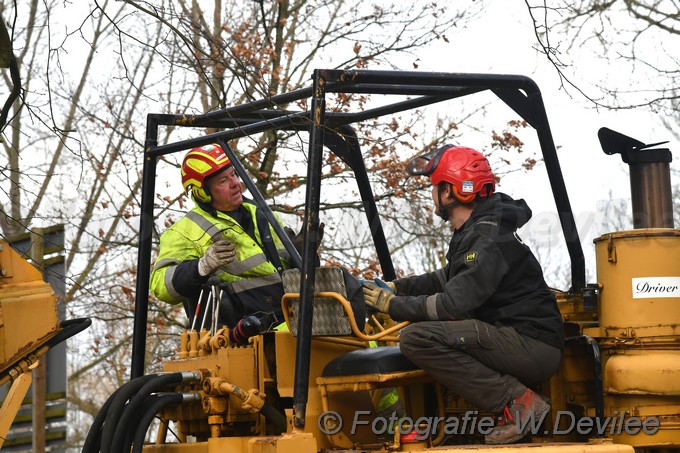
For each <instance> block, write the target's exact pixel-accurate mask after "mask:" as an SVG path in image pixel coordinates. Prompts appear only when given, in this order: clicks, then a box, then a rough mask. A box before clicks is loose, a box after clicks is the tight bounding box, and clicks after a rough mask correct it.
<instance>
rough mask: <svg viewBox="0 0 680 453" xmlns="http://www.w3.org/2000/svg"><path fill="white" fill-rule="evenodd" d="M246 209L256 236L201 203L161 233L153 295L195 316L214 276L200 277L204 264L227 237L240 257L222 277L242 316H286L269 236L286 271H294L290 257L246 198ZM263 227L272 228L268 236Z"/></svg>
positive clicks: (281, 287) (219, 273)
mask: <svg viewBox="0 0 680 453" xmlns="http://www.w3.org/2000/svg"><path fill="white" fill-rule="evenodd" d="M242 206H243V209H245V212H243V211H242V215H244V216H249V219H245V220H248V221H249V222H251V228H250V230H251V232H252V233H253V236H251V235H250V234H248V232H247V231H246V229H245V228H244V227H243V226H242V225H240V224H239V223H237V221H236V220H234V218H232V217H231V216H229V215H228V214H225V213H223V212H220V211H215V210H212V212H209V210H211V208H210V207H209V206H206V205H202V206H201V205H197V206H196V207H195V208H194V209H192V210H191V211H189V212H188V213H187V214H186V215H185V216H184V217H182V218H181V219H180V220H178V221H177V222H176V223H175V224H174V225H172V226H171V227H170V228H168V230H166V231H165V233H163V234H162V235H161V238H160V249H159V254H158V258H157V259H156V262H155V264H154V267H153V271H152V273H151V281H150V289H151V292H152V293H153V294H154V295H155V296H156V297H157V298H159V299H160V300H162V301H165V302H169V303H171V304H178V303H183V304H184V306H185V309H186V311H187V315H189V317H190V318H191V317H192V316H193V310H194V309H195V307H196V303H197V302H198V296H199V294H200V290H201V286H202V285H204V284H205V283H206V282H207V280H208V278H209V276H205V277H202V276H201V275H200V274H199V273H198V260H199V259H200V258H201V257H202V256H203V254H204V253H205V251H206V250H207V249H208V247H210V245H212V244H213V243H214V242H216V241H218V240H222V239H224V240H228V241H231V242H233V243H234V245H235V249H236V259H235V260H234V261H232V262H231V263H229V264H228V265H226V266H224V267H223V268H222V269H221V270H220V271H218V273H217V274H216V275H217V276H219V278H220V280H221V281H223V282H226V283H227V284H228V293H229V297H230V300H231V301H232V302H233V303H234V304H235V305H236V307H237V313H238V316H245V315H248V314H251V313H255V312H258V311H266V312H274V313H276V314H277V315H279V314H280V313H281V296H282V295H283V285H282V282H281V276H280V274H279V269H277V268H276V266H275V264H274V263H272V262H271V261H270V260H269V258H268V257H267V255H266V253H265V246H264V240H265V238H266V237H267V236H269V240H270V241H273V244H274V247H275V249H276V251H277V252H278V255H279V257H280V264H281V267H282V268H283V269H286V268H288V267H289V261H290V259H289V258H290V256H289V254H288V252H287V251H286V250H285V248H284V247H283V243H282V242H281V240H280V239H279V237H278V236H277V234H276V233H275V232H274V229H273V228H272V227H271V226H270V225H269V224H268V223H264V222H265V221H266V220H265V217H264V214H263V213H261V212H258V211H259V209H258V208H257V206H256V205H255V204H254V203H252V202H251V201H249V200H244V202H243V204H242ZM263 225H267V226H268V228H267V230H266V231H265V237H264V238H263V234H262V233H263V232H262V231H261V228H262V226H263ZM283 269H281V270H283Z"/></svg>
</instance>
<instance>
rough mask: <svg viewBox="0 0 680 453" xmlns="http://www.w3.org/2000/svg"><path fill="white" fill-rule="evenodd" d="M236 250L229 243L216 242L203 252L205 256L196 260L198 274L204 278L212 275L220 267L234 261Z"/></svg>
mask: <svg viewBox="0 0 680 453" xmlns="http://www.w3.org/2000/svg"><path fill="white" fill-rule="evenodd" d="M235 257H236V250H235V249H234V244H233V243H231V242H230V241H224V240H222V241H217V242H215V243H214V244H213V245H211V246H210V247H208V250H206V251H205V254H204V255H203V256H202V257H201V258H200V259H199V260H198V273H199V274H200V275H201V276H202V277H205V276H206V275H210V274H212V273H214V272H215V271H216V270H217V269H219V268H220V267H222V266H226V265H227V264H229V263H231V262H232V261H234V258H235Z"/></svg>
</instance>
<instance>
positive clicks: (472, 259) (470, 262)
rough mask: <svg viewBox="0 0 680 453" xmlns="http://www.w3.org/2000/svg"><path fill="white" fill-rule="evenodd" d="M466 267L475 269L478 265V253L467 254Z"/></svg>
mask: <svg viewBox="0 0 680 453" xmlns="http://www.w3.org/2000/svg"><path fill="white" fill-rule="evenodd" d="M465 265H466V266H467V267H473V266H475V265H477V252H467V253H466V254H465Z"/></svg>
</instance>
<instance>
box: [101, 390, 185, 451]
mask: <svg viewBox="0 0 680 453" xmlns="http://www.w3.org/2000/svg"><path fill="white" fill-rule="evenodd" d="M169 394H172V393H169ZM163 395H165V393H152V394H151V395H149V396H147V397H146V398H145V399H144V402H143V403H142V410H141V411H140V412H139V413H138V414H135V416H134V417H133V418H132V419H130V420H129V423H126V425H125V426H126V427H128V426H129V428H130V429H125V430H124V432H123V433H122V436H123V443H122V444H121V450H120V451H124V452H128V453H129V452H130V449H131V448H132V442H133V439H134V437H135V430H136V429H137V427H139V423H140V420H141V418H142V417H143V416H144V413H145V412H146V410H147V409H146V408H150V407H151V406H153V405H154V404H155V403H156V401H158V399H159V398H160V397H161V396H163ZM120 434H121V433H120V432H119V430H116V433H115V434H114V437H113V440H114V443H120V440H118V439H117V438H116V436H118V435H120Z"/></svg>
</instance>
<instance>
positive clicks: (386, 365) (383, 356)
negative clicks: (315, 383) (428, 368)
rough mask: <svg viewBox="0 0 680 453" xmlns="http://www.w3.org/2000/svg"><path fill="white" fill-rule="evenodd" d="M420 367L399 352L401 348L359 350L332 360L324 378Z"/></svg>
mask: <svg viewBox="0 0 680 453" xmlns="http://www.w3.org/2000/svg"><path fill="white" fill-rule="evenodd" d="M417 369H418V367H417V366H416V365H414V364H413V363H412V362H411V361H410V360H409V359H407V358H406V357H404V355H403V354H402V353H401V351H400V350H399V346H379V347H376V348H366V349H357V350H356V351H351V352H348V353H346V354H343V355H341V356H339V357H336V358H335V359H333V360H331V361H330V362H329V363H328V365H326V367H325V368H324V369H323V374H322V376H323V377H338V376H354V375H363V374H384V373H397V372H401V371H414V370H417Z"/></svg>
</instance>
